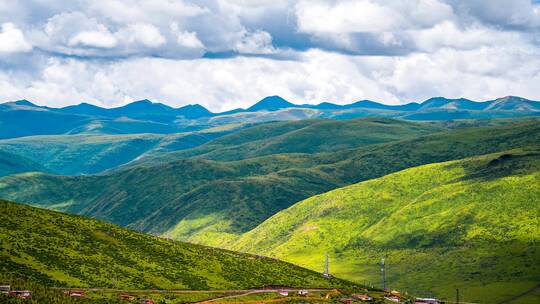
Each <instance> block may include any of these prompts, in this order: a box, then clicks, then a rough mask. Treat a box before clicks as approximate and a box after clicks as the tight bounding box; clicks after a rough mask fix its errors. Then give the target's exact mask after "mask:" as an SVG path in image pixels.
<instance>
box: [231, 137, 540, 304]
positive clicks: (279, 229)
mask: <svg viewBox="0 0 540 304" xmlns="http://www.w3.org/2000/svg"><path fill="white" fill-rule="evenodd" d="M539 201H540V150H538V147H537V148H535V149H520V150H512V151H507V152H503V153H497V154H490V155H487V156H480V157H475V158H471V159H465V160H460V161H451V162H446V163H436V164H429V165H424V166H420V167H415V168H410V169H406V170H404V171H400V172H398V173H394V174H390V175H386V176H384V177H381V178H377V179H373V180H369V181H365V182H361V183H358V184H354V185H351V186H347V187H344V188H340V189H336V190H333V191H330V192H327V193H324V194H321V195H317V196H314V197H311V198H309V199H307V200H304V201H302V202H299V203H297V204H295V205H293V206H292V207H290V208H288V209H286V210H283V211H281V212H279V213H277V214H276V215H274V216H272V217H271V218H269V219H268V220H267V221H265V222H264V223H262V224H261V225H259V226H258V227H257V228H255V229H254V230H252V231H250V232H248V233H246V234H245V235H244V236H242V237H241V238H240V240H239V241H238V242H237V243H236V244H235V245H234V246H232V248H234V249H236V250H242V251H247V252H254V253H258V254H265V255H270V256H273V257H277V258H280V259H285V260H287V261H290V262H293V263H296V264H298V265H302V266H305V267H309V268H312V269H316V270H320V269H321V263H320V261H321V256H323V255H324V253H325V252H329V253H330V256H331V270H332V272H333V273H335V274H336V275H338V276H342V277H345V278H348V279H353V280H356V281H358V282H372V283H375V284H377V285H378V283H377V282H380V280H379V279H380V271H379V269H378V267H377V265H376V263H377V262H378V261H379V260H380V258H381V257H386V264H387V270H388V271H387V282H388V286H390V288H400V289H402V290H408V291H409V292H411V293H415V294H417V295H422V294H424V295H430V294H435V295H437V296H440V297H446V298H452V296H453V295H454V292H455V288H460V291H461V294H462V300H464V301H469V302H480V303H496V302H498V301H500V300H503V299H506V298H509V297H511V296H512V295H518V294H520V293H521V292H523V291H525V290H528V289H529V288H531V287H533V286H535V284H537V282H538V281H539V280H540V275H539V274H540V266H539V265H540V245H539V244H540V243H539V241H540V230H539V229H540V228H539V226H538V222H539V220H540V217H539V214H540V205H539V204H538V202H539Z"/></svg>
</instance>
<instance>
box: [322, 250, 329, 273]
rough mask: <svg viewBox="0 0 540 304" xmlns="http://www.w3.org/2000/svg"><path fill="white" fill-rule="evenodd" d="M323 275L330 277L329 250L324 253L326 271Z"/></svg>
mask: <svg viewBox="0 0 540 304" xmlns="http://www.w3.org/2000/svg"><path fill="white" fill-rule="evenodd" d="M323 277H325V278H329V277H330V271H329V269H328V252H327V253H325V254H324V273H323Z"/></svg>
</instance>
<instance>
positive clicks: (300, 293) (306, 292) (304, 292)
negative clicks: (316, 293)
mask: <svg viewBox="0 0 540 304" xmlns="http://www.w3.org/2000/svg"><path fill="white" fill-rule="evenodd" d="M308 293H309V292H308V291H307V290H306V289H300V290H299V291H298V295H300V296H307V295H308Z"/></svg>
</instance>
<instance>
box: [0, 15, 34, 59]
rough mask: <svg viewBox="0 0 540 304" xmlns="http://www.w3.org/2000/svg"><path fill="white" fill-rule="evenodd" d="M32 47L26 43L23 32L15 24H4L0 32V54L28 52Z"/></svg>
mask: <svg viewBox="0 0 540 304" xmlns="http://www.w3.org/2000/svg"><path fill="white" fill-rule="evenodd" d="M31 49H32V45H30V43H28V42H27V41H26V39H25V37H24V34H23V32H22V31H21V30H20V29H18V28H17V26H15V24H13V23H10V22H6V23H3V24H2V29H1V30H0V53H17V52H28V51H30V50H31Z"/></svg>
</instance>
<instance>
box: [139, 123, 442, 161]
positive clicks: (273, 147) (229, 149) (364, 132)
mask: <svg viewBox="0 0 540 304" xmlns="http://www.w3.org/2000/svg"><path fill="white" fill-rule="evenodd" d="M442 130H444V128H443V127H440V126H437V125H435V124H425V123H414V122H406V121H401V120H395V119H387V118H359V119H350V120H328V119H325V120H321V119H313V120H300V121H293V122H271V123H265V124H260V125H257V126H254V127H251V128H246V129H243V130H240V131H238V132H235V133H233V134H229V135H227V136H224V137H222V138H219V139H216V140H213V141H211V142H208V143H207V144H205V145H201V146H199V147H197V148H194V149H188V150H185V151H181V152H178V153H168V154H165V155H156V156H155V157H152V156H151V157H148V158H145V159H142V160H141V161H140V162H137V163H136V164H143V163H160V162H161V163H162V162H166V161H170V160H171V159H178V158H186V157H194V156H197V157H201V158H205V159H212V160H226V161H229V160H241V159H246V158H252V157H259V156H265V155H271V154H281V153H318V152H331V151H338V150H344V149H350V148H358V147H363V146H369V145H373V144H380V143H385V142H391V141H396V140H404V139H408V138H413V137H418V136H422V135H426V134H430V133H435V132H437V131H442Z"/></svg>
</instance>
